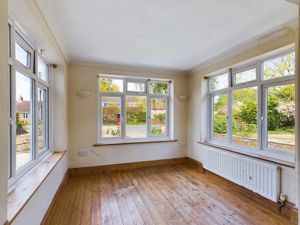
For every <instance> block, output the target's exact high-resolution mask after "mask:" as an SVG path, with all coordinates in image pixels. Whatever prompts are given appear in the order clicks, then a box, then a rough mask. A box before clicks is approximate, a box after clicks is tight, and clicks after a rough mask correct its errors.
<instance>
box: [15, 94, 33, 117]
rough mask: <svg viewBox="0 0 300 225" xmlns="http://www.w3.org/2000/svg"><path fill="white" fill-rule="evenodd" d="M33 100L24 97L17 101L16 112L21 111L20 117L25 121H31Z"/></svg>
mask: <svg viewBox="0 0 300 225" xmlns="http://www.w3.org/2000/svg"><path fill="white" fill-rule="evenodd" d="M30 108H31V102H30V101H28V100H23V97H22V96H20V98H19V99H18V100H17V101H16V113H19V119H20V120H23V121H24V122H25V121H29V120H30V118H31V113H30V112H31V109H30Z"/></svg>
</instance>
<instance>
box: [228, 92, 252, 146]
mask: <svg viewBox="0 0 300 225" xmlns="http://www.w3.org/2000/svg"><path fill="white" fill-rule="evenodd" d="M232 99H233V101H232V126H231V127H232V142H233V143H234V144H238V145H243V146H247V147H251V148H256V147H257V110H258V103H257V87H250V88H243V89H235V90H233V91H232Z"/></svg>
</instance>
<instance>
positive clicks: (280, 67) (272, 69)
mask: <svg viewBox="0 0 300 225" xmlns="http://www.w3.org/2000/svg"><path fill="white" fill-rule="evenodd" d="M263 68H264V80H269V79H274V78H279V77H284V76H290V75H294V74H295V70H296V67H295V52H292V53H289V54H284V55H281V56H279V57H275V58H273V59H270V60H268V61H265V62H264V63H263Z"/></svg>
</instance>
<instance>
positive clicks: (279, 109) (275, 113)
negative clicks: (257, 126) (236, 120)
mask: <svg viewBox="0 0 300 225" xmlns="http://www.w3.org/2000/svg"><path fill="white" fill-rule="evenodd" d="M265 91H266V95H267V110H266V114H267V116H266V122H267V126H266V128H267V134H268V135H267V147H268V148H269V149H279V150H281V151H287V152H294V151H295V109H296V106H295V85H294V84H286V85H276V86H271V87H267V88H266V90H265Z"/></svg>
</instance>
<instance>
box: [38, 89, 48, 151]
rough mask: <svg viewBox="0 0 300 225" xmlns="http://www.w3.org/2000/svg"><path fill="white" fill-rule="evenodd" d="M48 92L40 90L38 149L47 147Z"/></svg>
mask: <svg viewBox="0 0 300 225" xmlns="http://www.w3.org/2000/svg"><path fill="white" fill-rule="evenodd" d="M46 104H47V91H46V90H44V89H40V88H38V112H37V113H38V128H37V129H38V131H37V132H38V139H37V141H38V149H39V150H43V149H45V148H46V147H47V111H46V110H47V105H46Z"/></svg>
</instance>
